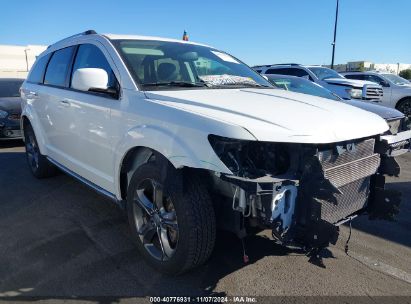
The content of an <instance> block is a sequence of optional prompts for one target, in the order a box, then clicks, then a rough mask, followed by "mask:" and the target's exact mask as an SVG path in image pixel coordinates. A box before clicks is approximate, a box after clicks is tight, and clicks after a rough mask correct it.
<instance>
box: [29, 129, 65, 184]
mask: <svg viewBox="0 0 411 304" xmlns="http://www.w3.org/2000/svg"><path fill="white" fill-rule="evenodd" d="M24 146H25V148H26V158H27V163H28V165H29V168H30V171H31V173H32V174H33V175H34V176H35V177H37V178H46V177H51V176H54V175H56V174H57V171H58V170H57V168H56V167H55V166H53V165H52V164H51V163H50V162H49V161H48V159H47V158H46V156H44V155H43V154H41V152H40V149H39V145H38V143H37V139H36V135H35V134H34V131H33V128H32V126H31V125H30V124H29V123H28V124H27V125H26V126H25V127H24Z"/></svg>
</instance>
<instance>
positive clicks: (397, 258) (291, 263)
mask: <svg viewBox="0 0 411 304" xmlns="http://www.w3.org/2000/svg"><path fill="white" fill-rule="evenodd" d="M399 162H400V164H401V167H402V174H401V177H400V178H389V179H388V181H389V187H391V188H392V189H397V190H400V191H402V193H403V201H402V205H401V211H400V214H399V216H398V217H397V221H396V222H383V221H368V219H367V218H366V217H363V218H360V219H357V220H356V221H355V222H354V223H353V233H352V237H351V242H350V251H349V255H346V254H345V253H344V244H345V241H346V239H347V237H348V227H346V226H344V227H342V231H341V233H340V239H339V242H338V243H337V245H336V246H332V247H331V248H330V253H329V256H328V257H327V258H326V259H325V260H324V262H325V264H326V266H327V268H326V269H322V268H319V267H317V266H314V265H312V264H310V263H308V259H307V257H306V256H304V255H303V254H301V253H298V252H293V251H291V250H287V249H284V248H282V247H279V246H276V245H274V243H273V242H272V241H271V240H270V239H269V233H268V232H267V233H262V234H261V235H258V236H255V237H248V238H247V239H246V247H247V253H248V255H249V257H250V263H248V264H244V263H243V262H242V249H241V243H240V241H239V240H238V239H236V238H235V237H234V236H232V235H230V234H220V235H219V238H218V241H217V246H216V250H215V252H214V254H213V255H212V257H211V259H210V261H209V262H208V263H207V264H206V265H204V266H203V267H201V268H199V269H196V270H194V271H193V272H191V273H188V274H185V275H182V276H179V277H168V276H165V275H162V274H159V273H157V272H155V271H154V270H153V269H152V268H150V267H149V266H148V265H147V264H146V263H145V262H144V261H143V260H142V259H141V256H140V255H139V253H138V252H137V250H136V248H135V246H134V245H133V242H132V240H131V238H130V235H129V231H128V226H127V222H126V219H125V215H124V214H123V212H122V211H121V210H120V209H119V208H118V207H116V206H115V205H114V204H112V203H111V202H110V201H108V200H106V199H105V198H103V197H101V196H100V195H98V194H96V193H95V192H93V191H92V190H90V189H89V188H87V187H86V186H84V185H82V184H81V183H79V182H77V181H76V180H74V179H73V178H71V177H69V176H67V175H64V174H60V175H59V176H57V177H55V178H51V179H44V180H37V179H35V178H34V177H32V175H31V174H30V172H29V170H28V168H27V166H26V161H25V155H24V148H23V145H22V143H21V142H19V141H16V142H7V143H0V218H1V219H0V261H1V263H0V298H2V299H12V298H13V297H15V296H19V297H21V296H23V297H40V298H42V299H51V300H52V299H56V298H59V299H73V297H75V298H76V299H82V298H84V299H86V298H87V297H90V296H110V297H114V298H121V297H138V296H161V295H163V296H171V295H173V296H175V295H185V296H188V295H193V296H194V295H204V296H206V295H228V296H239V295H244V296H272V295H276V296H284V295H292V296H300V295H305V296H324V295H329V296H335V295H351V296H367V297H371V298H374V297H378V296H382V295H384V296H411V153H408V154H407V155H406V156H402V157H400V158H399Z"/></svg>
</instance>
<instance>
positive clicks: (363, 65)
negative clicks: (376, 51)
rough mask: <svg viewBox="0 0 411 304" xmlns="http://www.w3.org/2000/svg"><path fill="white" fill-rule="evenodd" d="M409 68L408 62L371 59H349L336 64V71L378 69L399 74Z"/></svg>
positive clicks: (410, 65) (410, 67)
mask: <svg viewBox="0 0 411 304" xmlns="http://www.w3.org/2000/svg"><path fill="white" fill-rule="evenodd" d="M407 69H411V64H409V63H374V62H371V61H350V62H347V64H345V65H344V64H339V65H337V66H336V70H337V71H338V72H346V71H371V70H372V71H380V72H389V73H393V74H397V75H398V74H399V73H400V72H401V71H403V70H407Z"/></svg>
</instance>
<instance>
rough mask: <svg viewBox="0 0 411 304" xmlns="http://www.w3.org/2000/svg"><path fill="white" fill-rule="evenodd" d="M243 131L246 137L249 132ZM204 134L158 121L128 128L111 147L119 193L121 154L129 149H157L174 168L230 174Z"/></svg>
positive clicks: (122, 155) (122, 158) (124, 153)
mask: <svg viewBox="0 0 411 304" xmlns="http://www.w3.org/2000/svg"><path fill="white" fill-rule="evenodd" d="M244 133H245V134H247V136H248V137H249V136H250V134H249V133H246V131H244ZM207 137H208V134H207V133H205V132H201V131H198V130H194V129H186V128H184V127H182V128H181V129H179V130H178V132H176V130H174V131H173V129H171V128H165V127H161V126H158V125H141V126H136V127H134V128H132V129H130V130H129V131H128V132H127V134H125V135H124V137H123V138H122V139H121V140H120V141H119V143H118V145H116V147H115V160H114V163H115V166H114V168H115V170H116V172H115V176H116V179H115V180H116V183H117V185H116V189H117V190H118V193H120V185H119V184H120V183H119V181H120V178H119V177H120V171H121V165H122V162H123V160H124V157H125V156H126V155H127V152H129V151H130V150H131V149H133V148H136V147H146V148H150V149H152V150H155V151H157V152H159V153H161V154H162V155H163V156H164V157H166V158H167V159H168V160H169V161H170V163H171V164H172V165H173V166H174V167H175V168H182V167H191V168H198V169H206V170H211V171H217V172H221V173H226V174H231V171H230V170H229V169H228V168H227V167H226V166H225V165H224V163H222V162H221V160H220V159H219V158H218V156H217V155H216V154H215V152H214V150H213V149H212V147H211V145H210V143H209V142H208V138H207Z"/></svg>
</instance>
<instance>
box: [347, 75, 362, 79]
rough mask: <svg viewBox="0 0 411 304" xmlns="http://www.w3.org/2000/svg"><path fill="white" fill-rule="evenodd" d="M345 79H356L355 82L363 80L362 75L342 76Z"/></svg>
mask: <svg viewBox="0 0 411 304" xmlns="http://www.w3.org/2000/svg"><path fill="white" fill-rule="evenodd" d="M344 77H345V78H348V79H357V80H364V75H359V74H358V75H357V74H352V75H344Z"/></svg>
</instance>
